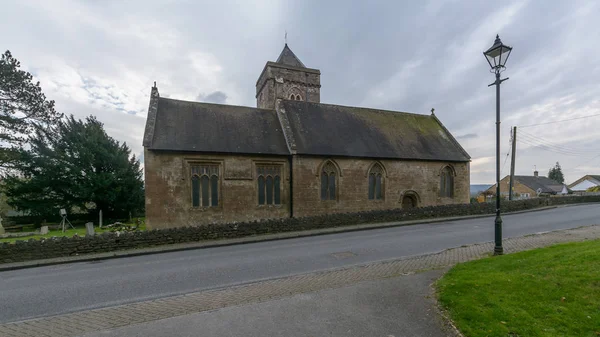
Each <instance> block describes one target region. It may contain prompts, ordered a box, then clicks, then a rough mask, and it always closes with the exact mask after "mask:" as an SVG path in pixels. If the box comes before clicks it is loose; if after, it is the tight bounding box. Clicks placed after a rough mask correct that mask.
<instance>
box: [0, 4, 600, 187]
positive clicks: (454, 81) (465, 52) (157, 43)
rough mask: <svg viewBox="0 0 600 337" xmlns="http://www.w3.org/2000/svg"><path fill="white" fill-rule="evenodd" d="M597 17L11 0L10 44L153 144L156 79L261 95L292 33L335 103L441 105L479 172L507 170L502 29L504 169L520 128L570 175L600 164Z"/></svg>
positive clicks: (74, 100)
mask: <svg viewBox="0 0 600 337" xmlns="http://www.w3.org/2000/svg"><path fill="white" fill-rule="evenodd" d="M599 15H600V5H599V4H598V3H597V2H596V1H553V0H538V1H506V0H503V1H483V0H481V1H480V0H476V1H454V0H432V1H408V0H406V1H364V2H359V1H351V2H350V1H333V0H332V1H330V0H326V1H323V0H298V1H280V2H278V1H275V0H266V1H258V0H257V1H250V0H248V1H244V0H239V1H226V0H222V1H192V0H190V1H175V0H163V1H149V0H144V1H120V0H119V1H110V0H104V1H91V0H90V1H70V0H52V1H42V0H39V1H27V0H21V1H18V2H17V1H12V2H8V1H7V2H4V3H3V4H2V11H1V12H0V31H2V32H3V33H2V37H1V38H0V48H3V49H8V50H10V51H11V52H12V53H13V56H14V57H16V58H17V59H19V60H20V61H21V63H22V66H23V68H24V69H26V70H28V71H30V72H31V73H33V74H34V75H35V77H36V78H38V79H39V80H40V82H41V85H42V87H43V90H44V92H45V93H46V96H48V97H49V98H51V99H54V100H55V101H56V104H57V107H58V109H59V110H60V111H62V112H64V113H67V114H74V115H75V116H77V117H81V118H83V117H85V116H87V115H90V114H93V115H96V116H97V117H98V119H99V120H101V121H102V122H104V123H105V127H106V129H107V132H108V133H109V134H110V135H111V136H112V137H114V138H116V139H118V140H120V141H126V142H127V144H129V145H130V146H131V148H132V149H133V151H134V153H136V154H137V155H140V154H141V153H142V146H141V142H142V135H143V129H144V123H145V119H146V114H147V109H148V98H149V94H150V87H151V86H152V83H153V81H156V82H157V84H158V88H159V91H160V93H161V96H165V97H171V98H178V99H186V100H200V101H210V102H218V103H227V104H236V105H249V106H254V105H255V99H254V93H255V88H254V85H255V81H256V79H257V77H258V75H259V74H260V72H261V70H262V68H263V66H264V64H265V62H266V61H269V60H272V61H274V60H275V59H276V58H277V56H278V55H279V52H280V51H281V49H282V48H283V43H284V32H285V31H287V32H288V43H289V46H290V47H291V49H292V50H293V51H294V52H295V53H296V55H297V56H298V57H299V58H300V59H301V60H302V61H303V63H304V64H306V65H307V66H308V67H312V68H318V69H320V70H321V73H322V75H321V84H322V88H321V100H322V102H326V103H333V104H343V105H356V106H368V107H377V108H382V109H390V110H400V111H408V112H414V113H422V114H427V113H429V111H430V110H431V108H435V112H436V115H437V116H438V118H440V119H441V120H442V122H443V123H444V124H445V125H446V126H447V127H448V129H450V131H451V132H452V133H453V134H454V135H455V137H456V138H457V139H458V140H459V142H460V143H461V144H462V145H463V147H464V148H465V149H466V150H467V152H468V153H469V154H470V155H471V157H472V158H473V161H472V163H471V183H493V182H494V179H495V173H494V172H495V159H494V158H495V157H494V156H495V136H494V132H495V125H494V123H495V90H494V88H488V87H487V85H488V84H489V83H491V82H492V81H493V80H494V77H493V74H490V73H489V72H488V68H489V67H488V65H487V62H486V61H485V59H484V57H483V55H482V51H484V50H486V49H487V48H489V47H490V46H491V45H492V43H493V42H494V38H495V35H496V34H497V33H498V34H500V37H501V38H502V41H503V42H504V43H506V44H508V45H511V46H513V47H514V50H513V53H512V55H511V57H510V59H509V61H508V63H507V70H506V72H505V73H504V76H507V77H510V80H508V81H506V82H504V83H503V85H502V141H501V145H502V157H503V158H502V164H503V166H502V167H503V170H502V175H505V174H508V173H509V168H510V162H509V161H508V162H506V164H504V159H505V157H506V154H507V152H508V150H509V138H510V137H509V136H510V128H511V126H513V125H517V126H524V127H523V128H522V133H521V132H519V133H518V137H517V140H518V141H517V164H516V172H517V174H527V175H531V174H532V172H533V169H534V165H535V166H537V168H538V170H539V171H540V172H541V174H544V175H545V174H547V172H548V169H549V168H550V167H551V166H553V164H554V163H555V162H556V161H559V162H560V163H561V165H562V167H563V171H564V173H565V176H566V179H567V182H572V181H573V180H575V179H577V178H579V177H580V176H582V175H584V174H600V150H598V142H599V141H600V131H599V130H600V129H599V128H598V125H600V116H595V117H589V118H578V117H584V116H590V115H598V114H600V84H599V82H598V79H599V78H600V62H599V58H598V55H600V44H599V43H598V38H599V36H600V24H598V17H599ZM575 118H578V119H575ZM566 119H568V121H563V120H566ZM556 121H563V122H559V123H552V122H556ZM532 124H536V125H534V126H528V125H532ZM537 124H541V125H537ZM525 126H528V127H525ZM142 159H143V158H142Z"/></svg>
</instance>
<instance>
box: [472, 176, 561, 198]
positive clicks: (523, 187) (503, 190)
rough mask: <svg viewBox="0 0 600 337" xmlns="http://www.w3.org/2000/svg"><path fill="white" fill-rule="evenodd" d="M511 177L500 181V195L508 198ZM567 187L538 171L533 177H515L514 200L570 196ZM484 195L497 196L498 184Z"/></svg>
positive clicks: (484, 192)
mask: <svg viewBox="0 0 600 337" xmlns="http://www.w3.org/2000/svg"><path fill="white" fill-rule="evenodd" d="M509 183H510V176H506V177H504V178H503V179H502V180H501V181H500V195H501V196H507V197H508V190H509ZM568 193H569V190H568V188H567V185H565V184H561V183H559V182H557V181H555V180H552V179H550V178H548V177H544V176H540V175H539V174H538V171H535V172H533V176H515V177H514V182H513V197H514V199H530V198H536V197H538V196H540V195H543V194H545V195H564V194H568ZM482 194H483V195H487V196H490V197H491V196H493V195H495V194H496V184H494V185H492V186H491V187H490V188H488V189H487V190H485V191H483V192H482Z"/></svg>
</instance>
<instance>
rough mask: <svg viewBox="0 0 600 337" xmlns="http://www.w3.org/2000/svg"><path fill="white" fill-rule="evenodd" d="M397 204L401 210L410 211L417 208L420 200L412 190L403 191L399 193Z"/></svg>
mask: <svg viewBox="0 0 600 337" xmlns="http://www.w3.org/2000/svg"><path fill="white" fill-rule="evenodd" d="M398 202H400V204H401V205H402V209H411V208H415V207H419V203H420V202H421V200H420V198H419V194H418V193H417V192H415V191H413V190H404V191H402V192H401V193H400V200H398Z"/></svg>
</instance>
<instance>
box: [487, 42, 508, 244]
mask: <svg viewBox="0 0 600 337" xmlns="http://www.w3.org/2000/svg"><path fill="white" fill-rule="evenodd" d="M511 51H512V47H509V46H507V45H504V44H503V43H502V41H500V36H498V35H496V41H494V45H493V46H491V47H490V49H488V50H486V51H485V52H484V53H483V55H484V56H485V58H486V60H487V61H488V63H489V64H490V67H491V69H490V72H492V73H495V74H496V81H494V83H492V84H490V85H488V87H491V86H492V85H495V86H496V220H495V221H494V241H495V246H494V255H502V253H503V252H504V249H503V248H502V218H501V217H500V83H502V82H504V81H506V80H508V77H507V78H504V79H500V73H501V72H503V71H504V70H505V69H506V67H505V66H504V65H505V64H506V60H508V56H510V52H511ZM509 193H510V192H509Z"/></svg>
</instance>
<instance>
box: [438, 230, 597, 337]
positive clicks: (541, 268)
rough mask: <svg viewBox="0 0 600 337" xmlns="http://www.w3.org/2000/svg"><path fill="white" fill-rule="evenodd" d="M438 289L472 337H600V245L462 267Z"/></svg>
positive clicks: (544, 251)
mask: <svg viewBox="0 0 600 337" xmlns="http://www.w3.org/2000/svg"><path fill="white" fill-rule="evenodd" d="M436 286H437V290H438V297H439V300H440V303H441V305H442V306H443V307H444V308H445V309H446V310H447V311H448V313H449V315H450V317H451V318H452V320H453V321H454V323H455V324H456V326H457V327H458V328H459V330H460V331H461V332H462V333H463V334H464V335H465V336H468V337H475V336H490V337H491V336H502V337H507V336H508V337H517V336H520V337H532V336H548V337H550V336H552V337H555V336H578V337H579V336H581V337H584V336H589V337H598V336H600V240H594V241H588V242H580V243H570V244H562V245H557V246H552V247H548V248H542V249H536V250H531V251H526V252H521V253H515V254H509V255H504V256H499V257H492V258H486V259H482V260H477V261H472V262H468V263H464V264H459V265H457V266H455V267H454V268H452V269H451V270H450V271H449V272H448V273H447V274H446V275H445V276H444V277H443V278H442V279H440V280H439V281H438V282H437V284H436Z"/></svg>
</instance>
